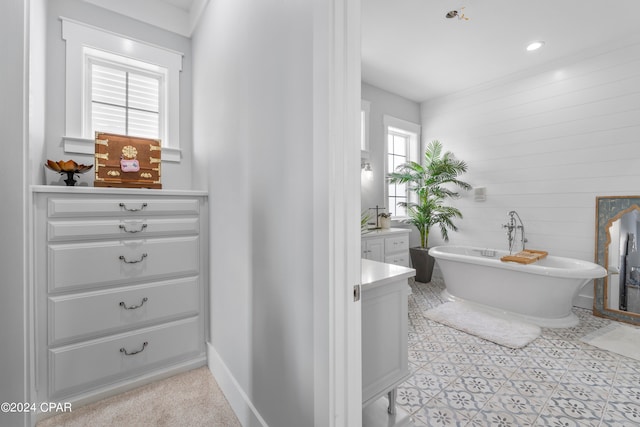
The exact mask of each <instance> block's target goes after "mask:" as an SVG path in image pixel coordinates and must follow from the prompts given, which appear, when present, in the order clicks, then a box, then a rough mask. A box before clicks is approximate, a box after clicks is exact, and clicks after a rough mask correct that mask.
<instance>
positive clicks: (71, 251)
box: [48, 236, 200, 292]
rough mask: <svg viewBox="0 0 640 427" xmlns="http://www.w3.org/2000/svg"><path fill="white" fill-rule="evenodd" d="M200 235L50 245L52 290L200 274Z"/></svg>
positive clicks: (85, 287) (50, 281)
mask: <svg viewBox="0 0 640 427" xmlns="http://www.w3.org/2000/svg"><path fill="white" fill-rule="evenodd" d="M199 245H200V243H199V238H198V236H187V237H172V238H158V239H144V240H128V241H127V240H118V241H105V242H86V243H69V244H63V243H61V244H49V246H48V263H49V282H48V285H49V291H50V292H56V291H66V290H73V289H87V288H94V287H98V286H106V285H116V284H124V283H130V282H135V281H143V280H150V279H158V278H171V277H177V276H188V275H197V274H198V269H199V257H200V251H199Z"/></svg>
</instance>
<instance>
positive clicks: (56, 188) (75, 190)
mask: <svg viewBox="0 0 640 427" xmlns="http://www.w3.org/2000/svg"><path fill="white" fill-rule="evenodd" d="M30 188H31V191H32V192H33V193H64V194H111V195H122V194H131V195H135V196H146V195H154V196H206V195H208V193H207V192H206V191H204V190H174V189H151V188H119V187H93V186H87V185H74V186H70V187H67V186H64V185H32V186H31V187H30Z"/></svg>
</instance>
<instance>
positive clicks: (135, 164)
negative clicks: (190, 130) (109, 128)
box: [93, 132, 162, 188]
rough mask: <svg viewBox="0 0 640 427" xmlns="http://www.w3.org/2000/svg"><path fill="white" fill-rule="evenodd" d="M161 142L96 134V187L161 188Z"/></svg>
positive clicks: (101, 133)
mask: <svg viewBox="0 0 640 427" xmlns="http://www.w3.org/2000/svg"><path fill="white" fill-rule="evenodd" d="M160 154H161V147H160V140H158V139H150V138H140V137H136V136H127V135H117V134H113V133H104V132H96V149H95V180H94V182H93V185H94V186H95V187H120V188H162V184H161V183H160V177H161V172H160V169H161V160H160V157H161V156H160Z"/></svg>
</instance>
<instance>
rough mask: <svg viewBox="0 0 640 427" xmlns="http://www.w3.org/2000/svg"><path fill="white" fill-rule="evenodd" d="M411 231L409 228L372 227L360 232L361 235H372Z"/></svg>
mask: <svg viewBox="0 0 640 427" xmlns="http://www.w3.org/2000/svg"><path fill="white" fill-rule="evenodd" d="M410 231H411V230H409V229H408V228H393V227H392V228H372V229H370V230H366V231H363V232H362V233H360V236H362V237H371V236H381V235H389V234H396V233H409V232H410Z"/></svg>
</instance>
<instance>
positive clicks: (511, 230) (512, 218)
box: [502, 211, 527, 254]
mask: <svg viewBox="0 0 640 427" xmlns="http://www.w3.org/2000/svg"><path fill="white" fill-rule="evenodd" d="M516 218H517V220H516ZM518 223H520V225H518ZM502 228H506V229H507V239H508V240H509V254H512V253H513V246H514V243H515V241H516V237H517V235H518V230H519V231H520V243H521V244H522V250H524V245H525V243H527V238H526V237H525V235H524V224H523V223H522V220H521V219H520V215H518V212H516V211H511V212H509V221H508V222H507V223H506V224H502Z"/></svg>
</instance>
